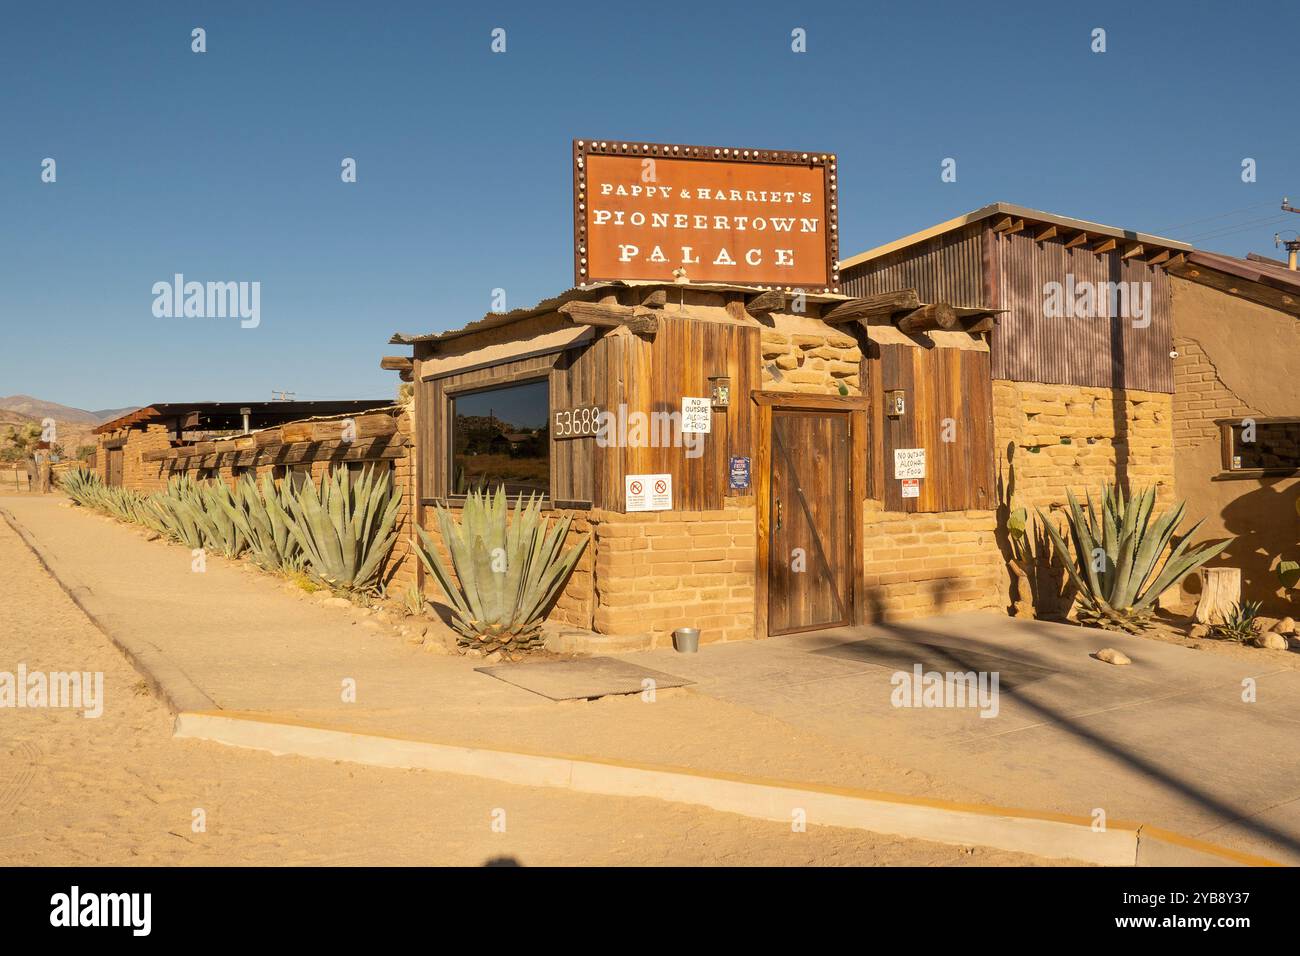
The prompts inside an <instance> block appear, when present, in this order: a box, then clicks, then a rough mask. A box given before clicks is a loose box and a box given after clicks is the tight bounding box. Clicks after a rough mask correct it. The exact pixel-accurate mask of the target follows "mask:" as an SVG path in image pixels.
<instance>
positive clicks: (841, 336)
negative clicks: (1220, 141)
mask: <svg viewBox="0 0 1300 956" xmlns="http://www.w3.org/2000/svg"><path fill="white" fill-rule="evenodd" d="M774 322H775V325H774V327H772V328H765V329H763V334H762V345H761V348H762V351H763V385H762V387H763V388H765V389H778V390H780V391H785V392H820V393H823V394H829V395H838V394H839V384H840V383H841V382H843V383H844V385H845V387H846V388H847V389H848V394H850V395H860V394H862V381H861V377H860V374H859V373H860V365H859V363H860V362H861V361H862V351H861V349H859V348H858V343H857V341H856V340H855V339H854V338H853V337H852V336H851V335H847V334H845V333H844V332H840V331H838V330H837V329H835V328H832V327H830V326H827V325H824V324H822V323H820V322H814V321H813V320H810V319H806V318H799V317H794V316H774ZM773 365H775V366H776V368H777V370H778V372H779V374H780V376H781V377H780V378H779V379H778V378H777V377H776V374H775V373H773V372H772V369H771V367H772V366H773Z"/></svg>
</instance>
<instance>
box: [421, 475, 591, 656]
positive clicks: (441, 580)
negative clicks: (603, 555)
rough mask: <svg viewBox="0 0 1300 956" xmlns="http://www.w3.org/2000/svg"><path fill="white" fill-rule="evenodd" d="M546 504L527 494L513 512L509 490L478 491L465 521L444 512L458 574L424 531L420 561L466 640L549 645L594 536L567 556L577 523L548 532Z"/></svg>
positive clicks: (487, 645) (565, 521)
mask: <svg viewBox="0 0 1300 956" xmlns="http://www.w3.org/2000/svg"><path fill="white" fill-rule="evenodd" d="M541 512H542V502H541V499H540V498H538V497H535V496H533V495H529V496H528V502H527V504H525V503H524V500H523V496H522V495H520V496H519V498H518V499H516V501H515V508H514V513H513V515H511V514H510V513H509V505H508V502H507V500H506V493H505V487H504V486H501V487H498V488H497V490H496V493H495V494H485V493H481V492H472V493H470V494H469V496H468V497H466V499H465V507H464V509H463V510H462V511H461V519H460V522H459V524H458V523H457V522H456V521H455V520H454V519H453V518H452V516H451V514H450V512H449V511H448V510H447V509H445V508H443V507H442V506H439V507H438V526H439V528H440V530H441V532H442V540H443V543H444V544H445V545H446V547H447V550H448V552H449V553H450V555H451V562H452V566H453V568H454V569H455V577H454V578H453V577H452V574H451V571H450V570H449V569H448V568H447V566H446V565H445V564H444V563H443V560H442V558H441V556H440V555H439V554H438V549H437V547H436V545H435V544H434V542H433V539H432V538H430V536H429V535H428V534H427V533H426V532H425V530H424V529H423V528H417V529H416V530H417V531H418V532H419V537H420V547H419V548H418V551H419V553H420V560H421V561H422V562H424V566H425V567H426V568H427V569H428V570H429V573H430V574H432V575H433V576H434V577H435V578H436V579H437V580H438V584H439V585H440V586H441V588H442V591H443V593H444V594H445V595H447V600H448V601H450V602H451V607H452V626H453V627H454V628H455V629H456V631H457V632H458V633H459V635H460V643H461V644H463V645H473V646H477V647H482V648H484V649H485V650H492V649H495V648H496V647H499V646H510V647H534V646H536V645H538V644H540V643H542V620H543V615H544V614H545V612H546V609H547V607H548V606H549V605H550V603H551V601H552V599H553V598H554V597H555V596H556V595H557V594H558V593H559V592H560V589H561V588H563V587H564V582H565V581H566V580H568V577H569V574H570V573H571V572H572V571H573V568H574V565H576V564H577V563H578V558H579V557H580V556H581V555H582V551H583V548H585V547H586V546H587V541H588V540H589V538H590V536H586V537H583V538H582V539H580V540H579V541H578V543H577V544H576V545H574V546H573V547H571V548H569V550H567V551H565V552H564V553H563V554H561V552H560V549H561V548H562V547H563V545H564V542H565V539H566V537H567V535H568V533H569V525H570V524H571V523H572V519H570V518H569V517H568V516H567V515H566V516H565V517H563V518H561V519H560V520H558V521H556V522H555V524H554V525H552V526H551V527H550V529H549V530H548V529H547V522H546V519H545V518H543V517H542V513H541Z"/></svg>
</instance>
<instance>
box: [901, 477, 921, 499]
mask: <svg viewBox="0 0 1300 956" xmlns="http://www.w3.org/2000/svg"><path fill="white" fill-rule="evenodd" d="M903 497H904V498H919V497H921V479H920V478H904V479H903Z"/></svg>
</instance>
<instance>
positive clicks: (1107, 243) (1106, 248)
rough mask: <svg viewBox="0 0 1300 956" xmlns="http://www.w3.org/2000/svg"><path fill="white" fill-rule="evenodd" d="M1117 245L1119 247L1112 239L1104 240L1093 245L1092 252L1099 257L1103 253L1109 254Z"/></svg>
mask: <svg viewBox="0 0 1300 956" xmlns="http://www.w3.org/2000/svg"><path fill="white" fill-rule="evenodd" d="M1117 245H1119V243H1117V242H1116V241H1115V240H1114V239H1109V238H1105V239H1102V240H1101V241H1099V242H1095V243H1093V245H1092V251H1093V252H1095V253H1097V254H1098V255H1101V254H1102V253H1103V252H1110V251H1111V250H1113V249H1114V248H1115V247H1116V246H1117Z"/></svg>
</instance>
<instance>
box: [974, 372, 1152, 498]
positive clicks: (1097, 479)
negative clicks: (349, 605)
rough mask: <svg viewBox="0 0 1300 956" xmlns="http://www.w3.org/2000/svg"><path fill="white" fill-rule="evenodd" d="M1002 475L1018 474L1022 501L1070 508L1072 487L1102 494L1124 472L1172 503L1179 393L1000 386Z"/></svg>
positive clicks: (997, 429)
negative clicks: (1175, 409)
mask: <svg viewBox="0 0 1300 956" xmlns="http://www.w3.org/2000/svg"><path fill="white" fill-rule="evenodd" d="M993 429H994V439H995V443H996V444H995V450H996V455H995V456H994V461H995V463H996V467H995V471H996V473H997V474H998V475H999V476H1000V477H1002V478H1003V479H1004V480H1005V479H1006V476H1007V475H1008V470H1009V466H1010V468H1011V469H1013V470H1014V476H1015V495H1016V499H1017V502H1016V503H1017V504H1018V505H1019V506H1023V507H1026V508H1029V509H1030V510H1032V509H1033V508H1042V509H1044V510H1046V509H1047V508H1049V507H1052V506H1064V505H1065V504H1066V497H1065V492H1066V489H1067V488H1071V489H1073V490H1074V492H1075V494H1076V495H1079V496H1081V495H1082V493H1083V492H1085V491H1091V492H1093V496H1094V498H1095V497H1096V495H1097V493H1098V491H1099V489H1100V488H1101V486H1102V485H1103V484H1105V483H1107V482H1114V481H1115V480H1116V476H1117V474H1119V472H1120V470H1121V469H1122V470H1123V472H1124V473H1125V475H1126V476H1127V480H1128V484H1129V487H1130V488H1134V489H1135V488H1139V487H1145V486H1148V485H1152V484H1154V485H1155V486H1156V491H1157V495H1158V496H1159V497H1160V498H1162V499H1165V498H1172V495H1173V487H1174V447H1173V440H1174V433H1173V396H1171V395H1167V394H1165V393H1163V392H1140V391H1135V390H1130V391H1127V392H1113V391H1111V390H1110V389H1106V388H1091V387H1084V386H1072V385H1044V384H1042V383H1039V382H1008V381H1002V380H998V381H994V383H993Z"/></svg>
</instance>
